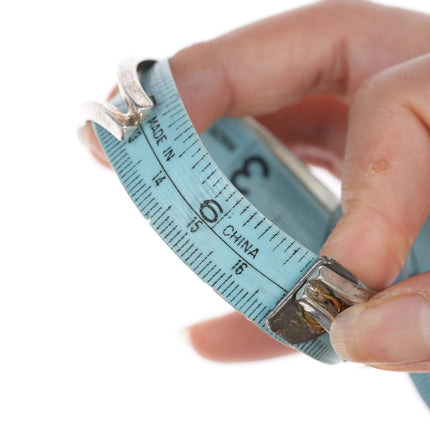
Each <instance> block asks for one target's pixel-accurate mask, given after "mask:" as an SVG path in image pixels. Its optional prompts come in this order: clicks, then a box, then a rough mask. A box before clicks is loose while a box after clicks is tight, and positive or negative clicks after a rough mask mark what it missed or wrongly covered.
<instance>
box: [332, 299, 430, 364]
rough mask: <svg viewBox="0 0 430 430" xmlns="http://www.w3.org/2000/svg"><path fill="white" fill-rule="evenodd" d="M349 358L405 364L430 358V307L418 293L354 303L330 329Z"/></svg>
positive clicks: (339, 349)
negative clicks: (359, 303)
mask: <svg viewBox="0 0 430 430" xmlns="http://www.w3.org/2000/svg"><path fill="white" fill-rule="evenodd" d="M330 340H331V343H332V345H333V347H334V349H335V350H336V352H337V353H338V354H339V355H340V356H341V357H342V358H344V359H345V360H348V361H355V362H359V363H367V364H401V363H413V362H418V361H422V360H428V359H430V306H429V305H428V304H427V303H426V301H425V299H424V297H422V296H420V295H418V294H416V295H403V296H400V295H399V296H390V297H387V298H382V297H381V298H380V299H377V300H372V301H371V302H369V303H365V304H362V305H356V306H352V307H351V308H349V309H347V310H345V311H344V312H342V313H341V314H340V315H339V316H338V317H337V318H336V319H335V321H334V323H333V325H332V327H331V330H330Z"/></svg>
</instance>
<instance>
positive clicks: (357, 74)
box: [170, 1, 430, 132]
mask: <svg viewBox="0 0 430 430" xmlns="http://www.w3.org/2000/svg"><path fill="white" fill-rule="evenodd" d="M358 18H359V19H358ZM400 21H401V23H402V26H401V27H400V29H399V23H400ZM428 22H429V20H428V17H427V16H426V15H422V14H418V13H415V12H408V11H402V10H400V9H395V8H387V7H382V6H379V5H375V4H370V3H366V2H361V1H358V2H357V1H348V2H346V1H326V2H320V3H317V4H315V5H312V6H308V7H304V8H301V9H297V10H294V11H290V12H287V13H284V14H281V15H277V16H274V17H271V18H268V19H265V20H263V21H259V22H256V23H254V24H252V25H249V26H246V27H244V28H241V29H239V30H236V31H233V32H231V33H228V34H226V35H224V36H221V37H219V38H217V39H214V40H212V41H209V42H204V43H200V44H197V45H194V46H191V47H190V48H187V49H185V50H183V51H180V52H179V53H177V54H176V55H175V56H174V57H173V58H171V60H170V65H171V67H172V71H173V75H174V76H175V80H176V83H177V86H178V89H179V92H180V93H181V96H182V98H183V101H184V104H185V106H186V107H187V111H188V113H189V115H190V117H191V119H192V121H193V123H194V125H195V127H196V129H197V130H198V131H199V132H201V131H203V130H205V129H206V128H207V127H208V126H209V125H210V124H212V123H213V122H214V121H216V120H217V119H218V118H220V117H221V116H224V115H233V116H241V115H254V116H258V115H264V114H267V113H270V112H275V111H277V110H279V109H280V108H281V107H283V106H286V105H289V104H292V103H294V102H296V101H297V100H300V99H301V98H303V97H304V96H307V95H310V94H314V93H331V94H336V95H338V96H341V97H343V98H346V99H348V98H349V97H350V95H351V94H352V93H353V92H354V91H355V89H356V88H357V87H358V86H359V85H360V83H361V82H362V81H363V80H364V79H365V78H367V77H368V76H369V75H371V74H373V73H375V72H376V71H378V70H380V69H382V68H385V67H387V66H389V65H392V64H395V63H397V62H400V61H404V60H405V59H408V58H411V57H413V56H416V55H419V54H421V53H425V52H427V50H428V44H427V43H423V42H421V41H419V42H418V41H417V39H419V38H416V37H415V38H414V39H413V40H411V38H410V31H411V30H412V29H413V32H412V33H416V32H419V33H421V34H422V36H426V37H430V30H429V26H428ZM393 28H396V32H395V34H394V33H393V31H392V30H393ZM387 31H389V32H390V34H391V36H390V37H389V38H388V37H387ZM381 40H383V41H384V46H383V50H384V55H381V52H380V49H381V48H380V47H379V45H380V43H381ZM405 40H407V41H408V42H410V43H407V44H405V43H404V42H405Z"/></svg>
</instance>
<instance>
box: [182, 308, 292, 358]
mask: <svg viewBox="0 0 430 430" xmlns="http://www.w3.org/2000/svg"><path fill="white" fill-rule="evenodd" d="M189 336H190V341H191V344H192V346H193V347H194V348H195V349H196V351H197V352H198V353H199V354H201V355H202V356H203V357H206V358H208V359H210V360H214V361H223V362H234V361H251V360H263V359H267V358H273V357H279V356H281V355H286V354H291V353H293V352H294V350H293V349H291V348H288V347H286V346H285V345H282V344H281V343H279V342H277V341H276V340H274V339H272V338H271V337H270V336H269V335H267V334H265V333H264V332H263V331H261V330H260V329H259V328H258V327H256V326H255V325H254V324H252V323H251V322H249V321H248V320H247V319H246V318H245V317H244V316H243V315H241V314H239V313H233V314H229V315H226V316H223V317H220V318H215V319H212V320H210V321H205V322H203V323H200V324H196V325H194V326H192V327H190V329H189Z"/></svg>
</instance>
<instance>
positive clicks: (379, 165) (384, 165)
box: [370, 158, 390, 174]
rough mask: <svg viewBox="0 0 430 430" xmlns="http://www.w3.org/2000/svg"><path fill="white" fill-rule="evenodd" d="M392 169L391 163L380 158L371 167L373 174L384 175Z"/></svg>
mask: <svg viewBox="0 0 430 430" xmlns="http://www.w3.org/2000/svg"><path fill="white" fill-rule="evenodd" d="M389 167H390V163H389V162H388V161H387V160H386V159H385V158H378V159H377V160H376V161H374V162H373V163H372V165H371V166H370V170H371V172H372V173H376V174H381V173H384V172H385V171H386V170H388V168H389Z"/></svg>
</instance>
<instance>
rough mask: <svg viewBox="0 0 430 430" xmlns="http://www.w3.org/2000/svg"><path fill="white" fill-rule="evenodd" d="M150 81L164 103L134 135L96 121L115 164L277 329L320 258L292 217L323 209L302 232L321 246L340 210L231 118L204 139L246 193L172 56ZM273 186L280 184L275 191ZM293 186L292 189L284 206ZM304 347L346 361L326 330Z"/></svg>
mask: <svg viewBox="0 0 430 430" xmlns="http://www.w3.org/2000/svg"><path fill="white" fill-rule="evenodd" d="M142 85H143V87H144V88H145V89H146V91H147V93H148V94H149V95H150V98H151V99H152V100H153V101H154V107H153V111H152V112H151V114H150V115H149V116H148V118H147V119H146V120H145V122H144V123H143V124H141V125H140V126H139V127H138V129H137V130H136V131H135V132H134V133H133V134H132V135H131V136H130V137H129V138H128V140H125V141H122V142H120V141H118V140H117V139H115V138H114V137H113V136H112V135H111V134H110V133H108V132H107V131H105V130H104V129H103V128H102V127H100V126H96V132H97V135H98V137H99V140H100V141H101V143H102V146H103V147H104V149H105V151H106V153H107V155H108V157H109V159H110V162H111V164H112V165H113V167H114V168H115V170H116V171H117V174H118V176H119V177H120V179H121V181H122V183H123V184H124V186H125V188H126V189H127V191H128V193H129V195H130V197H131V198H132V199H133V201H134V202H135V204H136V206H137V207H138V208H139V210H140V211H141V213H142V214H143V215H144V216H145V217H146V218H149V219H150V222H151V225H152V227H153V228H154V229H155V230H156V231H157V232H158V233H159V234H160V236H162V237H163V239H164V240H165V241H166V243H167V244H168V245H169V247H171V248H172V249H173V250H174V252H175V253H176V254H177V255H178V256H179V257H180V258H181V259H182V260H183V261H184V262H185V263H186V264H187V265H188V266H189V267H190V268H191V269H192V270H193V271H194V272H195V273H196V274H197V275H198V276H199V277H201V279H203V280H204V281H205V282H207V283H208V284H210V285H211V286H212V287H213V288H214V289H215V290H216V291H217V292H218V294H220V295H221V296H222V297H223V298H224V299H225V300H227V301H228V302H229V303H231V304H232V305H233V306H234V307H235V308H236V309H237V310H238V311H239V312H241V313H243V314H244V315H245V316H246V317H247V318H248V319H250V320H252V321H253V322H254V323H256V324H257V325H258V326H259V327H260V328H261V329H262V330H264V331H266V332H267V329H266V327H265V325H264V321H265V318H266V317H267V315H268V314H269V313H270V312H271V311H272V310H273V308H274V307H275V306H276V305H277V303H278V302H279V301H280V300H281V299H282V298H283V297H285V295H286V294H287V292H288V291H290V290H291V288H292V287H293V286H294V285H295V284H296V283H297V281H298V279H299V278H300V277H301V276H302V275H303V273H305V272H306V271H307V269H308V268H309V267H311V266H312V265H313V264H314V263H315V261H316V260H317V255H316V254H315V253H314V252H312V251H311V250H309V249H307V248H305V247H304V246H302V245H301V244H300V243H299V242H298V241H296V240H294V239H292V238H291V237H290V236H289V235H287V234H286V233H284V231H282V230H287V231H288V228H289V229H290V233H294V234H297V227H296V225H297V224H298V222H297V215H295V216H293V217H292V219H288V215H286V213H287V212H288V213H289V212H294V210H292V208H291V207H292V206H293V205H294V206H298V207H301V206H302V205H303V204H304V205H305V206H306V207H307V210H300V211H299V210H297V211H296V212H297V213H298V212H301V213H302V215H300V216H301V217H306V214H308V216H310V217H314V216H315V213H320V214H321V221H318V222H315V221H314V222H313V223H312V222H310V223H307V227H306V228H305V229H303V232H302V236H303V237H302V238H301V242H302V243H304V242H308V243H307V245H308V246H309V245H312V247H313V249H314V250H318V247H319V246H320V244H321V243H322V240H324V237H323V236H324V233H325V226H326V225H327V222H328V219H329V217H330V214H328V213H327V210H326V208H324V207H323V205H321V202H319V201H318V200H317V199H315V197H314V196H313V195H312V194H311V193H309V196H308V199H307V200H306V199H303V196H302V193H303V184H302V183H301V182H300V181H299V180H298V179H297V178H296V177H295V176H294V175H293V174H291V172H289V171H288V170H287V169H285V166H283V164H282V163H281V162H280V161H279V159H278V158H277V156H276V155H275V154H273V153H271V151H270V150H269V149H268V148H267V147H266V146H265V145H264V144H262V142H261V139H259V137H258V136H257V135H256V133H253V132H252V131H250V129H249V127H247V126H246V125H244V124H243V123H241V122H240V121H237V120H232V119H226V120H224V122H222V123H218V124H216V125H215V126H214V127H213V128H211V129H210V130H209V131H208V132H207V133H205V136H204V137H203V139H204V140H205V144H206V146H207V147H208V148H209V149H210V150H211V154H212V155H213V156H214V158H215V159H216V158H218V160H217V161H218V164H220V165H222V168H223V170H224V173H227V174H228V175H229V177H230V178H231V179H232V180H233V181H234V182H236V185H237V186H238V187H239V188H241V189H242V191H245V194H246V197H247V198H245V197H244V196H243V195H242V194H240V193H239V192H238V190H237V189H236V188H235V187H234V186H233V185H232V184H231V182H230V180H229V179H227V177H226V176H225V175H224V173H223V172H221V170H220V168H219V167H218V165H217V164H216V163H215V161H214V160H213V158H212V156H211V155H209V153H208V151H207V150H206V148H205V147H204V146H203V145H202V144H201V142H200V139H199V138H198V136H197V135H196V134H195V131H194V128H193V126H192V124H191V122H190V120H189V119H188V116H187V115H186V113H185V110H184V107H183V105H182V101H181V100H180V97H179V94H178V93H177V89H176V86H175V84H174V81H173V79H172V77H171V74H170V70H169V67H168V64H167V62H161V63H157V64H155V65H154V66H153V67H152V68H151V69H150V70H149V71H148V72H147V73H145V75H144V76H143V81H142ZM154 95H155V97H154ZM119 104H120V103H119ZM220 141H221V144H220ZM238 166H239V167H238ZM280 178H282V180H280ZM268 184H269V186H270V185H272V186H273V187H274V188H275V189H276V191H275V192H274V193H272V195H271V196H269V194H270V193H268V192H267V186H268ZM285 186H289V187H290V188H291V189H290V191H291V193H289V197H288V199H287V201H285V202H282V194H283V193H282V190H284V189H285ZM291 196H292V197H291ZM280 197H281V198H280ZM303 201H305V203H303ZM252 203H254V204H255V203H257V205H258V206H259V207H260V208H262V209H263V210H264V212H265V215H263V214H262V213H260V212H259V211H258V210H257V209H256V208H255V207H254V205H253V204H252ZM286 206H287V207H289V210H288V211H287V210H286ZM303 214H305V215H303ZM266 215H267V216H266ZM268 217H269V219H270V220H271V221H277V224H278V225H279V224H281V225H280V226H282V227H283V228H282V229H280V228H278V227H277V226H276V225H274V224H273V223H272V222H271V221H269V219H268ZM294 218H295V219H294ZM282 224H283V225H282ZM310 226H312V227H310ZM309 229H310V230H312V231H314V233H312V234H309V233H308V232H307V231H306V230H309ZM299 235H300V234H299ZM315 238H316V239H315ZM272 335H273V333H272ZM278 340H281V339H278ZM284 343H285V342H284ZM296 347H297V346H296ZM299 348H300V349H301V350H303V351H304V352H306V353H308V354H309V355H312V356H314V357H316V358H318V359H320V360H322V361H326V362H335V361H337V360H338V358H337V356H336V355H335V353H334V351H333V350H332V348H331V346H330V343H329V341H328V337H327V336H326V335H324V336H322V337H321V338H319V339H317V340H315V341H311V342H308V343H304V344H302V345H300V346H299Z"/></svg>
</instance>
